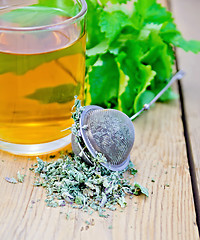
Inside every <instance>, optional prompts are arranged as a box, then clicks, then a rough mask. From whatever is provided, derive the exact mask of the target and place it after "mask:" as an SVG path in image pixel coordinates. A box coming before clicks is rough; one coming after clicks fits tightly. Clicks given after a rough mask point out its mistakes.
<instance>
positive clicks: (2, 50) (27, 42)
mask: <svg viewBox="0 0 200 240" xmlns="http://www.w3.org/2000/svg"><path fill="white" fill-rule="evenodd" d="M27 9H28V8H27ZM30 11H32V8H30ZM6 19H7V18H6ZM65 19H67V18H66V17H63V16H59V17H58V16H53V17H52V16H51V23H52V22H53V23H57V22H59V21H61V20H62V21H64V20H65ZM8 20H10V18H9V19H8ZM37 21H38V19H37ZM13 22H14V21H13ZM12 24H13V25H14V26H16V22H14V23H12V22H10V21H8V22H7V23H6V21H5V19H3V20H2V18H1V17H0V25H1V26H2V25H3V26H4V25H12ZM38 32H39V33H37V35H36V33H35V32H33V31H30V32H23V31H19V32H15V33H12V32H9V31H8V32H6V31H0V83H1V87H0V140H1V141H4V142H9V143H15V144H39V143H48V142H51V141H54V140H57V139H61V138H63V137H65V136H66V135H67V134H69V133H70V132H66V131H64V132H62V130H63V129H66V128H67V127H70V126H71V124H72V123H73V121H72V119H71V111H72V106H73V105H74V95H77V96H78V98H79V99H83V93H84V89H83V81H84V69H85V34H84V33H83V34H80V29H79V28H78V26H77V24H76V23H74V24H71V25H70V26H68V27H66V29H64V30H63V29H59V30H55V31H38ZM13 34H15V36H13ZM80 35H81V36H80Z"/></svg>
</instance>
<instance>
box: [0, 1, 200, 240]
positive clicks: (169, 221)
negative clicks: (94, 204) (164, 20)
mask: <svg viewBox="0 0 200 240" xmlns="http://www.w3.org/2000/svg"><path fill="white" fill-rule="evenodd" d="M169 3H170V7H171V9H172V11H173V13H174V16H175V19H176V22H177V24H178V26H179V29H180V30H181V31H182V32H183V34H184V36H185V37H186V38H188V39H191V38H196V39H200V31H199V23H200V14H199V9H200V1H199V0H190V1H187V0H171V2H168V6H169ZM177 63H178V65H177V66H178V68H181V69H184V70H185V71H186V73H187V75H186V76H185V77H184V79H183V80H182V81H181V84H179V85H178V84H174V88H175V89H177V92H178V93H179V95H180V99H179V100H175V101H171V102H169V103H164V104H160V103H157V104H156V106H155V107H154V108H152V109H151V110H150V111H149V112H148V113H144V114H143V115H142V116H141V117H140V118H138V119H137V120H136V121H135V122H134V124H135V129H136V142H135V145H134V148H133V150H132V153H131V160H132V161H133V163H134V164H135V166H136V168H137V169H138V174H137V175H136V177H135V181H138V182H140V183H141V184H142V185H144V186H146V187H147V188H148V189H149V192H150V196H149V198H146V197H144V196H139V197H134V198H133V199H132V200H129V199H128V200H127V201H128V204H127V207H126V208H125V209H124V210H123V211H122V212H121V211H120V210H117V211H115V212H112V213H111V215H110V217H109V218H108V219H104V218H100V217H98V215H97V214H93V215H91V216H90V215H88V214H86V213H83V212H82V211H80V210H74V209H73V210H72V212H71V213H70V217H69V219H68V220H67V219H66V215H65V213H68V211H69V210H70V208H69V207H66V208H65V209H62V211H61V209H60V208H48V207H46V204H45V202H44V199H45V191H44V190H43V189H42V188H37V187H34V186H33V181H34V174H33V173H31V172H30V171H29V167H30V165H31V164H32V163H33V162H35V158H33V157H32V158H31V159H28V158H27V157H19V156H13V155H10V154H8V153H5V152H0V239H1V240H23V239H25V240H39V239H43V240H47V239H48V240H54V239H56V240H62V239H67V240H76V239H83V240H90V239H91V240H94V239H95V240H102V239H103V240H111V239H113V240H114V239H119V240H133V239H136V240H137V239H140V240H141V239H143V240H147V239H156V240H161V239H162V240H163V239H166V240H168V239H170V240H172V239H173V240H178V239H180V240H197V239H199V232H198V227H200V201H199V193H200V145H199V139H200V130H199V129H200V121H199V119H200V111H199V110H200V105H199V101H200V94H199V90H200V81H199V76H200V66H199V63H200V55H194V54H190V53H184V52H183V51H181V50H177ZM45 158H48V156H43V159H45ZM18 170H20V171H21V172H22V173H25V174H26V175H27V176H26V177H25V181H24V183H21V184H20V183H19V184H15V185H14V184H9V183H7V182H6V181H5V179H4V177H5V176H16V173H17V171H18ZM152 179H154V180H155V181H152ZM91 219H93V222H94V224H93V225H89V227H88V226H87V224H86V223H85V221H90V220H91ZM109 226H112V228H111V227H109Z"/></svg>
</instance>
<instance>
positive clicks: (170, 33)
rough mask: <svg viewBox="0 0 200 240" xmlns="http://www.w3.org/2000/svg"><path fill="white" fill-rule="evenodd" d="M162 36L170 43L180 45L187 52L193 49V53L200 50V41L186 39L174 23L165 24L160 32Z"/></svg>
mask: <svg viewBox="0 0 200 240" xmlns="http://www.w3.org/2000/svg"><path fill="white" fill-rule="evenodd" d="M160 36H161V37H162V38H163V40H164V41H166V42H167V43H169V44H173V45H174V46H175V47H180V48H182V49H183V50H185V51H186V52H188V51H191V52H193V53H198V52H200V41H196V40H189V41H187V40H185V39H184V38H183V37H182V35H181V33H180V32H179V31H178V30H177V28H176V25H175V24H174V23H171V22H170V23H167V24H166V25H164V26H163V28H162V29H161V32H160Z"/></svg>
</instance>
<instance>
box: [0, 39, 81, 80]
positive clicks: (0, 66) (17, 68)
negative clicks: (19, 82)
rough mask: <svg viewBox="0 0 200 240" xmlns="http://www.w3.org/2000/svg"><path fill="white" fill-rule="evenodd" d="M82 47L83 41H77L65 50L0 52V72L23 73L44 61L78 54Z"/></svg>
mask: <svg viewBox="0 0 200 240" xmlns="http://www.w3.org/2000/svg"><path fill="white" fill-rule="evenodd" d="M80 49H82V43H81V42H77V43H76V45H75V46H74V45H72V46H71V47H68V48H66V49H63V50H59V51H55V52H49V53H44V54H33V55H20V54H7V53H0V74H3V73H7V72H12V73H15V74H17V75H23V74H24V73H26V72H27V71H29V70H32V69H35V68H36V67H38V66H39V65H41V64H43V63H46V62H50V61H53V60H56V59H59V58H61V57H64V56H67V55H73V54H78V53H80ZM16 63H17V64H16ZM24 63H26V64H24Z"/></svg>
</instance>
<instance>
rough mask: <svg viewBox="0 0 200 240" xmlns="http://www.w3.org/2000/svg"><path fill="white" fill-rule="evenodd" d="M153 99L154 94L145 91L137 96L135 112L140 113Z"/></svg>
mask: <svg viewBox="0 0 200 240" xmlns="http://www.w3.org/2000/svg"><path fill="white" fill-rule="evenodd" d="M154 97H155V94H154V93H153V92H152V91H150V90H146V91H144V92H142V93H141V94H139V95H138V97H137V98H136V101H135V104H134V107H135V111H136V112H138V111H140V110H141V109H142V108H143V106H144V104H148V103H150V102H151V100H152V99H153V98H154Z"/></svg>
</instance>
